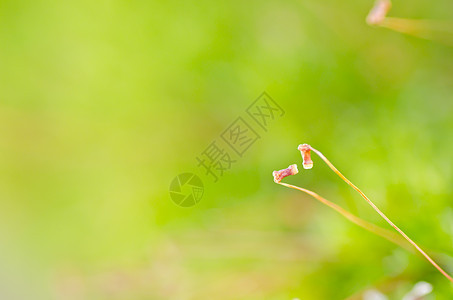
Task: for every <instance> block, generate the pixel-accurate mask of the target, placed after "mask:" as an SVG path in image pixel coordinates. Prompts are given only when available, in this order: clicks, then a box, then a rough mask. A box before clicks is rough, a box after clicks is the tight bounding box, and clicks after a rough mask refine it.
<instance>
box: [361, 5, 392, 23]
mask: <svg viewBox="0 0 453 300" xmlns="http://www.w3.org/2000/svg"><path fill="white" fill-rule="evenodd" d="M391 7H392V2H390V0H377V1H376V3H375V4H374V7H373V8H372V9H371V11H370V13H369V14H368V16H367V17H366V22H367V23H368V24H369V25H379V24H381V23H382V21H384V19H385V17H386V16H387V13H388V12H389V10H390V8H391Z"/></svg>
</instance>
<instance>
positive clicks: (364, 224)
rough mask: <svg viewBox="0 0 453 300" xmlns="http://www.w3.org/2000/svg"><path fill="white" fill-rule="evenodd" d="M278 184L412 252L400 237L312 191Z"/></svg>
mask: <svg viewBox="0 0 453 300" xmlns="http://www.w3.org/2000/svg"><path fill="white" fill-rule="evenodd" d="M278 184H280V185H283V186H286V187H289V188H292V189H295V190H299V191H301V192H304V193H306V194H308V195H310V196H312V197H313V198H315V199H316V200H318V201H319V202H321V203H323V204H325V205H327V206H329V207H330V208H332V209H334V210H336V211H337V212H338V213H340V214H341V215H343V216H344V217H345V218H346V219H348V220H349V221H351V222H352V223H354V224H356V225H358V226H360V227H362V228H364V229H366V230H368V231H370V232H372V233H374V234H377V235H379V236H381V237H383V238H385V239H387V240H389V241H390V242H392V243H395V244H396V245H398V246H400V247H403V248H405V249H407V250H409V251H412V248H408V246H407V244H406V243H404V240H403V239H401V237H400V236H398V235H396V234H394V233H393V232H391V231H388V230H387V229H384V228H381V227H379V226H377V225H374V224H372V223H369V222H367V221H365V220H363V219H361V218H359V217H357V216H356V215H354V214H352V213H350V212H349V211H347V210H345V209H344V208H342V207H341V206H339V205H337V204H335V203H333V202H330V201H329V200H327V199H325V198H323V197H321V196H319V195H318V194H316V193H315V192H313V191H310V190H307V189H304V188H301V187H298V186H295V185H292V184H288V183H284V182H278Z"/></svg>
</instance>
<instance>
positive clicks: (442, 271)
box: [304, 144, 453, 282]
mask: <svg viewBox="0 0 453 300" xmlns="http://www.w3.org/2000/svg"><path fill="white" fill-rule="evenodd" d="M304 145H307V144H304ZM307 146H308V147H309V148H310V150H312V151H313V152H315V153H316V154H317V155H318V156H319V157H320V158H321V159H322V160H323V161H324V162H325V163H326V164H327V165H328V166H329V168H330V169H332V171H334V172H335V174H337V175H338V176H339V177H340V178H341V179H343V181H344V182H346V183H347V184H349V185H350V186H351V187H352V188H353V189H354V190H356V191H357V192H358V193H359V194H360V195H361V196H362V197H363V199H365V200H366V202H368V204H369V205H370V206H371V207H372V208H373V209H374V210H375V211H376V212H377V213H378V214H379V215H380V216H381V217H382V218H383V219H384V220H385V221H387V223H389V224H390V225H391V226H392V227H393V228H394V229H395V230H396V231H398V233H399V234H401V235H402V236H403V237H404V238H405V239H406V240H407V241H408V242H409V243H410V244H411V245H412V246H414V247H415V249H417V251H418V252H420V253H421V254H422V255H423V256H424V257H425V258H426V259H427V260H428V261H429V262H430V263H431V264H432V265H433V266H434V267H435V268H436V269H437V270H438V271H439V272H440V273H442V275H444V276H445V277H446V278H447V279H448V280H450V281H451V282H453V278H452V277H451V276H450V275H448V274H447V272H445V271H444V270H443V269H442V268H441V267H440V266H439V265H438V264H437V263H436V262H435V261H434V260H433V259H432V258H431V257H430V256H429V255H428V254H426V252H425V251H423V250H422V248H420V247H419V246H418V245H417V244H416V243H415V242H414V241H413V240H412V239H411V238H409V237H408V236H407V234H405V233H404V232H403V231H402V230H401V229H400V228H399V227H398V226H396V225H395V224H394V223H393V222H392V221H391V220H390V219H389V218H388V217H387V216H386V215H385V214H384V213H383V212H382V211H381V210H380V209H379V208H378V207H377V206H376V205H375V204H374V203H373V202H372V201H371V200H370V199H369V198H368V197H367V196H366V195H365V194H364V193H363V192H362V191H361V190H360V189H359V188H358V187H356V186H355V185H354V184H353V183H352V182H351V181H349V179H347V178H346V177H345V176H344V175H343V174H341V173H340V171H338V169H337V168H336V167H335V166H334V165H333V164H332V163H331V162H330V161H329V160H328V159H327V158H326V157H325V156H324V155H323V154H322V153H321V152H319V151H318V150H316V149H315V148H313V147H311V146H310V145H307Z"/></svg>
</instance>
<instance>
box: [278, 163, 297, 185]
mask: <svg viewBox="0 0 453 300" xmlns="http://www.w3.org/2000/svg"><path fill="white" fill-rule="evenodd" d="M297 173H299V170H298V169H297V165H296V164H294V165H290V166H289V167H288V168H286V169H283V170H280V171H274V172H272V176H274V181H275V182H276V183H280V181H282V179H283V178H285V177H287V176H290V175H296V174H297Z"/></svg>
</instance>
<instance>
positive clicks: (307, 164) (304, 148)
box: [297, 144, 313, 169]
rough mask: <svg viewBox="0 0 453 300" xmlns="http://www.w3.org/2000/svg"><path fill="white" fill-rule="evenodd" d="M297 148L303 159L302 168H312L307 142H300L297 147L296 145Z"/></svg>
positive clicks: (309, 148)
mask: <svg viewBox="0 0 453 300" xmlns="http://www.w3.org/2000/svg"><path fill="white" fill-rule="evenodd" d="M297 150H299V151H300V154H301V155H302V159H303V161H304V162H303V166H304V169H311V168H313V161H312V160H311V155H310V151H311V147H310V145H309V144H301V145H299V147H297Z"/></svg>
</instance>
